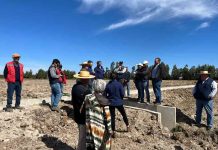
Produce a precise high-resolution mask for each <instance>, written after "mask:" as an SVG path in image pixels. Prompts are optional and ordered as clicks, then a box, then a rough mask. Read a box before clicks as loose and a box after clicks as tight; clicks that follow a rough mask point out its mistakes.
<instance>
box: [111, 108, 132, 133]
mask: <svg viewBox="0 0 218 150" xmlns="http://www.w3.org/2000/svg"><path fill="white" fill-rule="evenodd" d="M115 108H117V109H118V111H119V112H120V113H121V115H122V116H123V121H124V122H125V124H126V126H128V125H129V121H128V118H127V116H126V111H125V109H124V107H123V105H121V106H110V113H111V126H112V131H115V117H116V114H115Z"/></svg>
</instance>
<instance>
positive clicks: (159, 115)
mask: <svg viewBox="0 0 218 150" xmlns="http://www.w3.org/2000/svg"><path fill="white" fill-rule="evenodd" d="M124 107H125V108H129V109H134V110H142V111H146V112H148V113H150V114H152V115H155V116H156V117H157V122H158V123H159V125H160V127H161V128H162V122H161V113H159V112H155V111H151V110H148V109H143V108H137V107H131V106H124Z"/></svg>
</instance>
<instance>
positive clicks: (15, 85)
mask: <svg viewBox="0 0 218 150" xmlns="http://www.w3.org/2000/svg"><path fill="white" fill-rule="evenodd" d="M21 90H22V85H21V83H20V82H19V81H17V82H15V83H8V89H7V106H6V107H11V105H12V100H13V95H14V91H15V92H16V103H15V106H20V100H21Z"/></svg>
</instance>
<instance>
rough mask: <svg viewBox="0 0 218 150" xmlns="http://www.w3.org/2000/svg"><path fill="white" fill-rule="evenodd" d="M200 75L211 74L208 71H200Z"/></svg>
mask: <svg viewBox="0 0 218 150" xmlns="http://www.w3.org/2000/svg"><path fill="white" fill-rule="evenodd" d="M199 74H200V75H203V74H210V73H209V72H208V71H200V73H199Z"/></svg>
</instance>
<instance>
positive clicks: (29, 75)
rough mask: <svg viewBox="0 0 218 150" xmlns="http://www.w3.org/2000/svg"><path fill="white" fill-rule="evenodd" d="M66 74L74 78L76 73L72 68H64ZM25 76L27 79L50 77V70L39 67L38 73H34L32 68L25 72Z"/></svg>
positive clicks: (69, 77)
mask: <svg viewBox="0 0 218 150" xmlns="http://www.w3.org/2000/svg"><path fill="white" fill-rule="evenodd" d="M63 72H64V74H65V75H66V77H67V79H73V75H74V74H76V72H75V71H70V70H63ZM24 78H27V79H48V71H45V70H43V69H39V70H38V72H37V73H35V74H33V71H32V70H29V71H26V72H25V73H24Z"/></svg>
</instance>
